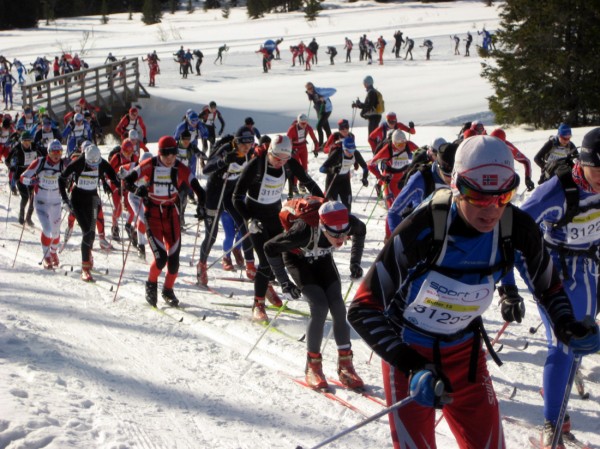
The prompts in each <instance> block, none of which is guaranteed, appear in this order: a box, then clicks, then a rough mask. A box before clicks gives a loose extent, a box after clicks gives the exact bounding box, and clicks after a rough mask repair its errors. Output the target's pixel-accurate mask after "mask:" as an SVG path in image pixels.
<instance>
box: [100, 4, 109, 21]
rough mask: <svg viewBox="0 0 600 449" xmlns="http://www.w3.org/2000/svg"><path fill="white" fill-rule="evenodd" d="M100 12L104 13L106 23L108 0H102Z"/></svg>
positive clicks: (103, 18) (103, 17) (103, 19)
mask: <svg viewBox="0 0 600 449" xmlns="http://www.w3.org/2000/svg"><path fill="white" fill-rule="evenodd" d="M100 14H102V20H101V21H102V23H103V24H105V25H106V24H107V23H108V5H107V4H106V0H102V7H101V9H100Z"/></svg>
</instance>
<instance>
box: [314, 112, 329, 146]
mask: <svg viewBox="0 0 600 449" xmlns="http://www.w3.org/2000/svg"><path fill="white" fill-rule="evenodd" d="M330 115H331V111H329V112H323V113H321V116H320V117H319V121H318V122H317V134H318V135H319V146H323V142H324V140H323V131H325V135H326V136H327V137H326V138H327V139H329V136H330V135H331V128H330V127H329V116H330Z"/></svg>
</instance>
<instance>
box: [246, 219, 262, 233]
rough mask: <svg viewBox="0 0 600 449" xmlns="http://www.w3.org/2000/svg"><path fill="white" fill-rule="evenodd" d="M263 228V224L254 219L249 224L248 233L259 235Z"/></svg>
mask: <svg viewBox="0 0 600 449" xmlns="http://www.w3.org/2000/svg"><path fill="white" fill-rule="evenodd" d="M262 228H263V226H262V224H261V223H260V221H258V220H256V219H252V220H250V222H249V223H248V231H249V232H250V234H258V233H259V232H261V231H262Z"/></svg>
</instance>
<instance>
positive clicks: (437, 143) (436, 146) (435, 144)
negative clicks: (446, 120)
mask: <svg viewBox="0 0 600 449" xmlns="http://www.w3.org/2000/svg"><path fill="white" fill-rule="evenodd" d="M445 143H448V142H446V139H444V138H443V137H436V138H435V139H433V140H432V141H431V145H429V146H430V147H431V149H432V150H433V151H435V152H436V153H437V152H438V151H440V147H441V146H442V145H443V144H445Z"/></svg>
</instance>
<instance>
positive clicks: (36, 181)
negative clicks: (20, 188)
mask: <svg viewBox="0 0 600 449" xmlns="http://www.w3.org/2000/svg"><path fill="white" fill-rule="evenodd" d="M39 183H40V178H38V177H37V176H35V177H33V178H31V179H30V180H29V187H35V186H37V185H38V184H39Z"/></svg>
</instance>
